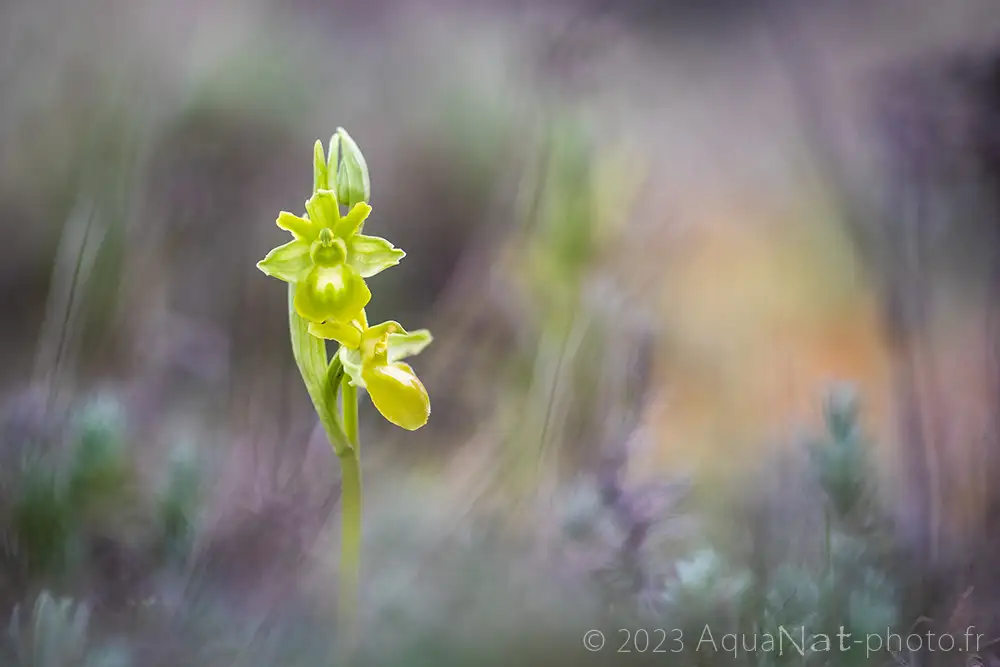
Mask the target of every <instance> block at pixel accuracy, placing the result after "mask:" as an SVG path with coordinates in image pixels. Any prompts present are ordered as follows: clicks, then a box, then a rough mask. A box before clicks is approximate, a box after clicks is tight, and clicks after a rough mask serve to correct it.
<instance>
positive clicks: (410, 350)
mask: <svg viewBox="0 0 1000 667" xmlns="http://www.w3.org/2000/svg"><path fill="white" fill-rule="evenodd" d="M433 340H434V337H433V336H432V335H431V332H430V331H429V330H427V329H418V330H417V331H411V332H410V333H401V334H389V352H388V355H387V356H388V360H389V363H390V364H394V363H396V362H397V361H399V360H400V359H405V358H406V357H415V356H416V355H418V354H420V353H421V352H423V351H424V348H426V347H427V346H428V345H430V344H431V342H433Z"/></svg>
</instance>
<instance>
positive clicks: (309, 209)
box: [257, 128, 431, 624]
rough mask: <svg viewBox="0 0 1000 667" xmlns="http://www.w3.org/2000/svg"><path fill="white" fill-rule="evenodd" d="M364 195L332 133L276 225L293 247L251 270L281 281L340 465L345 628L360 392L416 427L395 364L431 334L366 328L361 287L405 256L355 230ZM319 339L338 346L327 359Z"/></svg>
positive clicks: (353, 549) (356, 157) (352, 590)
mask: <svg viewBox="0 0 1000 667" xmlns="http://www.w3.org/2000/svg"><path fill="white" fill-rule="evenodd" d="M370 198H371V184H370V178H369V174H368V165H367V162H366V161H365V158H364V156H363V154H362V152H361V149H360V148H359V147H358V145H357V144H356V143H355V142H354V140H353V139H352V138H351V136H350V135H348V133H347V132H346V131H345V130H344V129H343V128H338V129H337V132H336V133H335V134H334V135H333V137H332V138H331V139H330V143H329V150H328V151H326V152H324V150H323V145H322V143H321V142H319V141H317V142H316V144H315V147H314V151H313V191H312V196H311V197H310V198H309V199H308V200H307V201H306V203H305V214H304V215H297V214H295V213H290V212H287V211H282V212H281V213H280V214H279V215H278V218H277V225H278V227H280V228H281V229H283V230H285V231H287V232H288V233H290V234H291V235H292V240H291V241H289V242H288V243H286V244H284V245H281V246H279V247H277V248H274V249H273V250H271V251H270V252H269V253H268V254H267V256H266V257H264V259H262V260H261V261H260V262H258V263H257V267H258V268H259V269H260V270H261V271H262V272H264V273H265V274H267V275H268V276H271V277H273V278H277V279H278V280H281V281H283V282H286V283H288V305H289V309H288V313H289V328H290V335H291V346H292V354H293V356H294V357H295V361H296V364H297V365H298V367H299V371H300V372H301V375H302V379H303V381H304V382H305V386H306V390H307V391H308V392H309V396H310V397H311V399H312V402H313V406H314V407H315V409H316V412H317V414H318V415H319V419H320V422H321V423H322V425H323V428H324V430H325V431H326V435H327V438H328V439H329V440H330V443H331V444H332V445H333V450H334V453H335V454H336V456H337V458H338V460H339V461H340V465H341V470H342V481H341V493H342V496H341V512H342V530H343V533H342V542H341V549H342V551H341V576H340V602H341V605H342V607H341V611H342V615H343V617H344V619H352V620H351V623H352V624H353V618H354V614H355V607H356V596H357V585H358V577H359V568H360V558H361V517H362V506H361V502H362V493H361V466H360V459H359V454H358V452H359V446H360V442H359V436H358V401H359V397H358V389H365V390H366V391H367V395H368V397H369V398H370V399H371V401H372V404H373V405H374V406H375V408H376V409H377V410H378V411H379V412H380V413H381V414H382V416H383V417H385V418H386V419H387V420H388V421H389V422H391V423H393V424H395V425H396V426H399V427H401V428H405V429H407V430H411V431H412V430H416V429H419V428H421V427H422V426H424V424H426V423H427V420H428V418H429V416H430V411H431V407H430V398H429V397H428V394H427V390H426V389H425V388H424V385H423V383H421V381H420V379H419V378H418V377H417V375H416V373H414V372H413V369H412V368H411V367H410V366H409V365H407V364H406V363H404V362H403V359H405V358H406V357H409V356H413V355H416V354H419V353H420V352H421V351H422V350H423V349H424V348H425V347H427V345H428V344H430V342H431V334H430V332H429V331H427V330H426V329H421V330H419V331H413V332H408V331H406V330H405V329H404V328H403V327H402V326H401V325H400V324H399V323H398V322H395V321H391V320H390V321H386V322H382V323H379V324H375V325H369V323H368V318H367V316H366V315H365V308H366V306H367V305H368V303H369V301H371V298H372V293H371V290H370V289H369V287H368V283H367V282H366V280H367V279H370V278H372V277H374V276H376V275H378V274H379V273H381V272H382V271H385V270H386V269H388V268H391V267H393V266H396V265H397V264H399V262H400V260H402V259H403V258H404V257H405V256H406V253H405V252H404V251H402V250H400V249H399V248H396V247H395V246H393V245H392V243H390V242H389V241H387V240H386V239H384V238H381V237H378V236H369V235H367V234H363V233H362V232H363V231H364V225H365V223H366V222H367V220H368V218H369V216H370V214H371V212H372V207H371V205H370V204H369V200H370ZM327 340H333V341H336V342H337V343H338V344H339V348H338V350H337V352H336V354H334V355H333V356H332V358H330V357H328V355H327V350H326V341H327ZM338 399H339V402H340V409H339V410H338V407H337V406H338Z"/></svg>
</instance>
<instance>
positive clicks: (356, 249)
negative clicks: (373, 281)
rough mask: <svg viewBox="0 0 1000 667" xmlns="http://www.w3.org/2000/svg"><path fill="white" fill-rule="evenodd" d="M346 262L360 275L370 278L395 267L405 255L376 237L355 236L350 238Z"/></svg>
mask: <svg viewBox="0 0 1000 667" xmlns="http://www.w3.org/2000/svg"><path fill="white" fill-rule="evenodd" d="M348 250H349V252H348V253H347V261H348V263H350V265H351V266H352V267H354V269H355V270H356V271H357V272H358V273H360V274H361V277H362V278H371V277H372V276H374V275H375V274H377V273H381V272H382V271H385V270H386V269H388V268H390V267H393V266H396V265H397V264H399V262H400V260H402V259H403V258H404V257H406V253H405V252H404V251H403V250H401V249H400V248H396V247H394V246H393V245H392V243H390V242H389V241H386V240H385V239H383V238H381V237H378V236H365V235H364V234H356V235H355V236H353V237H352V238H351V241H350V246H349V248H348Z"/></svg>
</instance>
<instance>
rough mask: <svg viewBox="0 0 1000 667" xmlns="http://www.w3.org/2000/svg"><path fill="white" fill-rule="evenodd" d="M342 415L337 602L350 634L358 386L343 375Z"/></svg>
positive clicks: (356, 547) (355, 571)
mask: <svg viewBox="0 0 1000 667" xmlns="http://www.w3.org/2000/svg"><path fill="white" fill-rule="evenodd" d="M340 394H341V413H342V414H341V417H342V420H343V424H344V434H345V435H346V437H347V440H348V442H349V444H350V448H349V449H348V450H347V451H344V452H342V453H340V454H338V456H339V458H340V467H341V471H342V476H341V492H340V494H341V495H340V498H341V501H340V502H341V510H340V511H341V531H342V532H341V546H340V550H341V551H340V553H341V556H340V590H341V594H340V603H341V607H340V608H341V612H342V614H343V618H345V619H349V620H348V621H347V622H348V628H349V632H350V635H349V636H351V637H353V634H354V630H355V627H354V626H355V622H356V616H357V612H356V610H357V598H358V582H359V580H360V572H361V517H362V514H361V512H362V494H361V459H360V456H359V453H360V452H359V449H358V445H359V442H358V389H357V387H355V386H354V385H352V384H351V383H350V379H349V378H348V377H347V376H346V375H345V376H344V377H343V379H342V380H341V384H340Z"/></svg>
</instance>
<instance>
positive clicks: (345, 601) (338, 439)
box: [288, 285, 361, 648]
mask: <svg viewBox="0 0 1000 667" xmlns="http://www.w3.org/2000/svg"><path fill="white" fill-rule="evenodd" d="M294 298H295V286H294V285H289V290H288V323H289V332H290V334H291V342H292V355H293V356H294V357H295V363H296V365H297V366H298V367H299V372H300V373H301V374H302V381H303V382H304V383H305V386H306V391H308V392H309V398H311V399H312V403H313V407H315V408H316V414H317V415H319V420H320V423H321V424H323V430H324V431H325V432H326V436H327V438H328V439H329V440H330V444H331V445H332V446H333V452H334V454H336V456H337V459H338V460H339V461H340V466H341V471H342V476H341V496H340V497H341V521H342V527H343V538H342V541H341V560H340V591H341V592H340V611H341V615H340V618H341V619H342V621H343V623H344V628H345V633H344V635H345V642H344V646H345V648H347V647H350V646H352V645H353V640H354V638H355V626H356V618H357V610H356V602H357V589H358V572H359V568H360V564H361V464H360V460H359V458H358V447H357V444H358V390H357V388H355V387H352V386H351V385H350V384H349V383H348V382H347V380H346V377H345V376H344V369H343V367H342V366H341V364H340V358H339V357H338V356H337V355H334V356H333V359H332V360H330V359H328V357H327V353H326V341H324V340H322V339H320V338H316V337H315V336H313V335H311V334H310V333H309V323H308V322H306V321H305V320H304V319H302V318H301V317H299V315H298V313H296V312H295V308H294V306H293V303H294ZM340 392H343V408H342V412H343V414H342V415H341V414H338V411H337V395H338V394H339V393H340Z"/></svg>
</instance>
